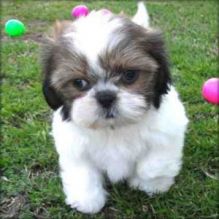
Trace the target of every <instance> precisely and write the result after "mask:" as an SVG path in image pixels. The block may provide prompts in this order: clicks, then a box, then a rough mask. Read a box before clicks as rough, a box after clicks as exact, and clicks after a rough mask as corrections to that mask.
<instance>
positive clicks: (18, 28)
mask: <svg viewBox="0 0 219 219" xmlns="http://www.w3.org/2000/svg"><path fill="white" fill-rule="evenodd" d="M25 31H26V28H25V26H24V24H23V23H22V22H21V21H19V20H16V19H11V20H8V21H7V22H6V24H5V32H6V33H7V34H8V36H10V37H18V36H22V35H23V34H24V33H25Z"/></svg>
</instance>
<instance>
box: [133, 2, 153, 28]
mask: <svg viewBox="0 0 219 219" xmlns="http://www.w3.org/2000/svg"><path fill="white" fill-rule="evenodd" d="M132 21H133V22H135V23H136V24H138V25H141V26H143V27H145V28H149V27H150V18H149V15H148V11H147V8H146V5H145V4H144V2H143V1H140V2H138V8H137V12H136V14H135V15H134V17H133V18H132Z"/></svg>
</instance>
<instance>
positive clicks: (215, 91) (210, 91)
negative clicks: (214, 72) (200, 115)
mask: <svg viewBox="0 0 219 219" xmlns="http://www.w3.org/2000/svg"><path fill="white" fill-rule="evenodd" d="M202 96H203V97H204V98H205V100H207V101H208V102H209V103H212V104H219V78H211V79H209V80H207V81H206V82H205V83H204V85H203V87H202Z"/></svg>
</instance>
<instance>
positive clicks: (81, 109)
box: [43, 12, 170, 129]
mask: <svg viewBox="0 0 219 219" xmlns="http://www.w3.org/2000/svg"><path fill="white" fill-rule="evenodd" d="M43 51H44V52H43V53H44V54H43V63H44V85H43V91H44V95H45V97H46V100H47V102H48V104H49V105H50V106H51V108H53V109H54V110H56V109H57V108H59V107H61V106H62V113H63V119H68V120H72V121H73V122H74V123H75V124H77V125H79V126H83V127H87V128H93V129H97V128H102V127H119V126H124V125H127V124H131V123H136V122H138V121H139V120H141V118H142V116H143V115H144V114H145V113H146V111H147V110H148V109H149V108H150V107H155V108H159V105H160V102H161V97H162V95H163V94H165V93H166V92H167V90H168V83H169V81H170V78H169V72H168V66H167V62H166V59H165V53H164V49H163V42H162V39H161V36H160V34H159V33H157V32H153V31H149V30H146V29H144V28H143V27H141V26H139V25H137V24H134V23H133V22H132V21H130V20H129V19H127V18H123V17H119V16H115V15H111V14H110V15H103V14H101V13H99V12H91V13H90V14H89V15H88V16H87V17H83V18H80V19H78V20H76V21H75V22H62V23H57V24H56V26H55V28H54V34H53V36H52V38H50V39H48V41H47V43H46V44H45V45H44V50H43Z"/></svg>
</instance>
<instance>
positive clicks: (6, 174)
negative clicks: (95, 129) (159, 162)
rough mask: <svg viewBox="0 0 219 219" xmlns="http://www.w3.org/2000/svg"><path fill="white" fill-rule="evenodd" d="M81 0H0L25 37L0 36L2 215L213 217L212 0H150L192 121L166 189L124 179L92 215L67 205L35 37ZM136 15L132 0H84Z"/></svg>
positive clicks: (214, 4) (3, 14)
mask: <svg viewBox="0 0 219 219" xmlns="http://www.w3.org/2000/svg"><path fill="white" fill-rule="evenodd" d="M79 3H82V2H79V1H3V2H2V9H1V10H2V11H1V30H2V31H3V27H4V23H5V21H6V20H7V19H10V18H18V19H20V20H22V21H23V22H24V23H25V24H26V26H27V29H28V32H27V33H26V35H25V36H23V37H21V38H17V39H10V38H8V37H7V36H5V34H4V33H2V38H1V40H2V42H1V79H2V85H1V91H2V95H1V134H2V135H1V138H2V139H1V161H0V164H1V202H0V204H1V215H0V217H1V218H22V219H26V218H74V219H80V218H98V219H100V218H112V219H113V218H151V219H152V218H157V219H189V218H191V219H192V218H198V219H199V218H200V219H202V218H203V219H204V218H206V219H207V218H217V217H218V209H217V199H216V191H217V185H218V178H217V177H218V175H217V174H218V173H217V170H218V163H219V156H218V155H219V154H218V150H217V146H218V137H217V135H218V129H217V121H218V115H217V113H218V110H217V108H216V106H213V105H210V104H208V103H206V102H205V101H204V100H203V99H202V97H201V93H200V91H201V86H202V84H203V82H204V81H205V80H207V79H208V78H211V77H216V76H217V74H218V63H217V59H218V54H217V45H218V41H217V18H218V17H217V16H218V14H217V11H218V2H217V1H210V0H209V1H148V9H149V12H150V15H151V17H152V24H153V26H156V27H160V28H161V29H162V30H163V31H164V36H165V40H166V44H167V48H168V50H169V54H170V58H171V63H172V66H171V68H172V74H173V79H174V83H175V86H176V87H177V89H178V91H179V92H180V94H181V98H182V100H183V102H184V104H185V106H186V110H187V113H188V116H189V118H190V125H189V130H188V134H187V137H186V142H185V151H184V166H183V169H182V171H181V173H180V175H179V176H178V177H177V180H176V181H177V182H176V184H175V185H174V186H173V187H172V188H171V189H170V191H169V192H168V193H166V194H161V195H157V196H154V197H148V196H147V195H146V194H144V193H143V192H140V191H134V190H131V189H130V188H128V186H127V185H126V184H123V183H121V184H117V185H108V187H109V188H108V191H109V192H110V196H109V199H108V202H107V204H106V207H105V208H104V209H103V210H102V211H101V212H100V213H98V214H96V215H94V216H92V217H89V216H86V215H83V214H80V213H78V212H76V211H75V210H72V209H70V208H69V207H68V206H66V205H65V204H64V195H63V192H62V187H61V181H60V178H59V176H58V164H57V163H58V162H57V155H56V152H55V149H54V147H53V142H52V140H51V137H50V136H49V131H50V114H51V112H50V110H49V108H48V106H47V105H46V103H45V101H44V99H43V96H42V92H41V75H40V71H41V70H40V65H39V62H38V54H39V42H38V41H39V40H40V39H41V36H42V33H43V32H45V31H46V30H47V29H48V28H49V27H50V25H51V24H52V23H53V22H54V21H55V20H56V19H70V11H71V8H72V7H73V6H74V5H77V4H79ZM86 4H87V5H88V6H89V7H90V8H92V9H93V8H97V9H98V8H101V7H108V8H109V9H111V10H112V11H113V12H116V13H117V12H120V11H121V10H123V11H124V12H125V13H127V14H128V15H133V14H134V12H135V10H136V3H135V1H131V0H130V1H86Z"/></svg>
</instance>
